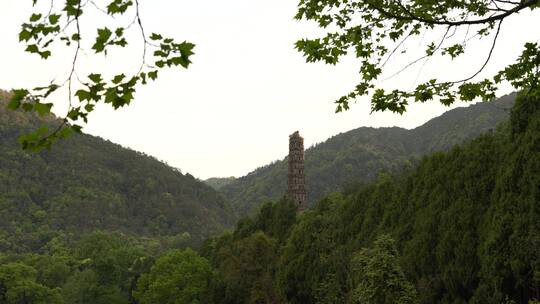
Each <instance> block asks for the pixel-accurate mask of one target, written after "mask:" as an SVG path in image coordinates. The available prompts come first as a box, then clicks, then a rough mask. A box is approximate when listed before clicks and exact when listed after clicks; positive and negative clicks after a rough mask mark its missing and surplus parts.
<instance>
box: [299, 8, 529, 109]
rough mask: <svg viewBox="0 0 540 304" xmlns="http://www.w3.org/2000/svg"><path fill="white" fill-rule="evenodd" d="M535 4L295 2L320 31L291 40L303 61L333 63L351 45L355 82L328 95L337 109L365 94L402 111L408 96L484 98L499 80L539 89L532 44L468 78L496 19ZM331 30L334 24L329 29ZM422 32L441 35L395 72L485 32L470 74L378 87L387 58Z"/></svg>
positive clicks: (459, 48) (376, 104)
mask: <svg viewBox="0 0 540 304" xmlns="http://www.w3.org/2000/svg"><path fill="white" fill-rule="evenodd" d="M538 8H540V1H539V0H521V1H506V0H473V1H466V0H456V1H422V0H409V1H400V0H362V1H361V0H352V1H349V0H323V1H319V0H300V4H299V7H298V13H297V15H296V19H299V20H302V19H304V20H312V21H315V22H317V23H318V25H319V26H320V27H321V28H323V29H325V30H326V31H327V33H326V36H324V37H323V38H315V39H303V40H300V41H298V42H297V43H296V48H297V49H298V50H299V51H300V52H302V53H303V54H304V55H305V57H306V61H307V62H318V61H322V62H325V63H327V64H336V63H337V62H338V61H339V59H340V58H341V57H343V56H345V55H347V54H348V53H349V52H351V50H352V51H353V53H354V55H355V56H356V58H357V59H359V60H360V62H361V67H360V74H361V77H362V80H361V81H360V83H358V85H356V87H355V88H354V90H353V91H352V92H350V93H348V94H346V95H344V96H342V97H340V98H339V99H337V100H336V104H337V109H336V111H337V112H340V111H343V110H347V109H349V103H350V102H351V101H354V100H355V99H356V98H357V97H360V96H364V95H370V94H371V109H372V111H385V110H390V111H392V112H397V113H403V112H405V111H406V108H407V105H408V104H409V102H410V101H411V100H414V101H417V102H425V101H429V100H433V99H439V101H440V102H441V103H442V104H445V105H450V104H452V103H453V102H455V101H456V100H457V99H458V98H459V99H461V100H463V101H471V100H474V99H475V98H477V97H481V98H482V99H483V100H491V99H493V98H494V97H495V93H496V91H497V88H498V87H499V85H500V84H502V83H503V82H505V81H506V82H509V83H510V84H511V85H512V86H513V87H514V88H516V89H518V90H524V89H527V90H529V91H528V93H529V94H536V95H538V94H540V93H539V92H538V91H539V86H540V80H539V79H540V74H539V71H540V45H539V44H538V43H537V42H530V43H526V44H525V46H524V49H523V51H522V53H521V55H520V56H519V58H518V60H517V61H516V62H515V63H514V64H511V65H509V66H507V67H506V68H504V69H503V70H501V71H500V72H498V73H497V74H495V75H494V76H493V77H490V78H486V79H483V80H476V79H475V78H476V76H478V75H479V74H480V72H481V71H483V70H484V68H485V67H486V66H487V64H488V63H489V61H490V59H491V55H492V53H493V50H494V48H495V46H496V43H497V39H498V37H499V33H500V31H501V27H502V24H503V21H504V20H506V18H508V17H509V16H511V15H513V14H517V13H519V12H521V11H524V10H526V9H528V10H531V11H534V10H536V9H538ZM334 29H336V30H334ZM426 33H435V34H437V33H441V38H440V39H439V40H436V41H432V42H429V43H427V44H426V45H424V48H425V55H423V56H421V57H420V58H418V59H417V60H414V61H413V62H410V63H408V64H406V65H405V66H404V67H403V68H402V69H401V70H400V71H398V73H400V72H402V71H404V70H406V69H408V68H410V67H411V66H413V65H414V64H416V63H419V62H422V61H423V60H426V61H427V60H429V59H430V58H431V57H433V56H435V55H440V56H449V57H450V58H451V59H454V58H456V57H458V56H461V55H464V54H465V53H466V50H467V42H468V41H469V40H471V39H473V38H478V39H479V38H483V37H488V36H492V39H493V40H492V45H491V48H490V50H489V52H488V54H487V55H486V59H485V60H484V61H483V62H482V63H481V64H480V65H479V69H478V70H477V71H476V72H475V73H473V74H472V75H466V76H465V77H464V78H463V79H461V80H455V81H449V80H442V81H441V80H439V79H431V80H429V81H427V82H425V83H421V84H419V85H417V86H416V88H415V89H414V90H403V89H397V88H396V89H393V90H391V91H388V92H387V91H386V90H385V89H383V88H382V87H380V86H379V85H378V84H377V81H378V80H379V79H380V77H381V75H382V72H383V70H385V69H386V68H387V67H386V64H387V63H388V61H389V59H390V58H392V57H393V56H396V54H400V53H402V52H405V51H406V48H405V47H404V43H405V42H406V41H407V40H410V39H413V38H414V37H417V38H419V37H420V36H421V35H422V36H423V35H425V34H426Z"/></svg>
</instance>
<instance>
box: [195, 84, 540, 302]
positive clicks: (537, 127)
mask: <svg viewBox="0 0 540 304" xmlns="http://www.w3.org/2000/svg"><path fill="white" fill-rule="evenodd" d="M537 96H538V95H533V94H531V95H529V96H528V97H527V96H520V97H518V98H517V101H516V104H515V107H514V108H513V110H512V113H511V118H510V120H509V121H508V122H507V123H504V124H501V125H500V127H498V128H497V129H496V130H494V131H493V132H486V133H485V134H483V135H480V136H478V137H477V138H475V139H473V140H471V141H469V142H467V143H465V144H462V145H457V146H454V147H453V148H452V149H450V150H448V151H442V152H434V153H430V154H429V155H426V156H423V157H422V158H421V159H420V160H419V161H418V163H417V164H416V165H415V166H414V167H411V168H407V169H404V170H402V171H401V172H396V173H393V174H381V175H379V176H378V177H377V178H376V180H374V181H373V182H370V183H366V184H364V185H357V186H351V187H349V188H348V190H347V191H344V192H341V193H332V194H329V195H327V196H325V197H324V198H323V199H321V200H320V201H318V202H316V203H315V204H314V206H313V207H312V208H310V209H308V210H306V211H304V212H302V213H297V212H296V210H295V208H294V206H293V205H292V203H290V202H287V201H284V200H283V201H278V202H269V203H265V204H264V205H263V206H262V207H261V208H260V209H259V211H258V213H256V214H255V216H253V217H250V218H245V219H243V220H242V221H240V222H239V223H238V225H237V228H236V230H235V231H233V232H232V233H226V234H223V235H222V236H221V237H219V238H214V239H211V240H208V241H207V242H206V243H205V245H204V246H203V250H201V253H202V254H203V255H204V256H205V257H207V258H208V259H209V260H210V261H211V263H212V265H213V266H214V267H215V268H216V269H217V271H218V273H219V275H220V277H221V278H224V280H223V287H222V290H223V292H221V293H219V294H218V296H219V297H217V298H218V299H219V300H218V301H216V303H220V304H232V303H239V302H242V303H249V300H250V299H253V295H256V296H258V299H268V300H266V301H261V303H290V304H315V303H421V304H428V303H471V304H484V303H516V304H517V303H519V304H531V303H538V301H539V300H540V99H539V97H537ZM476 109H477V108H476ZM447 117H449V116H447ZM450 117H451V116H450ZM461 117H462V116H461ZM450 121H452V120H451V119H450V120H447V122H450ZM446 126H454V124H453V123H451V124H448V125H446ZM451 133H452V132H451ZM441 143H442V142H441ZM434 147H436V146H434ZM434 149H435V148H434ZM291 206H292V208H291Z"/></svg>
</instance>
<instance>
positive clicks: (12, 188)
mask: <svg viewBox="0 0 540 304" xmlns="http://www.w3.org/2000/svg"><path fill="white" fill-rule="evenodd" d="M6 97H7V93H5V92H0V155H1V157H0V219H2V220H1V221H0V251H26V250H32V251H35V250H40V248H41V247H42V246H43V245H44V244H46V243H47V242H49V241H50V240H51V239H53V238H55V237H58V236H59V235H62V234H70V235H73V234H74V235H79V234H83V233H86V232H90V231H93V230H98V229H99V230H106V231H121V232H124V233H126V234H129V235H135V236H140V237H157V236H160V237H161V236H171V237H173V236H180V238H181V239H183V240H185V239H186V235H187V234H186V232H187V233H189V235H190V237H189V240H188V243H189V244H197V243H200V242H201V241H202V240H204V239H205V238H206V237H208V236H210V235H213V234H216V233H220V232H222V231H223V229H225V228H227V227H230V226H231V225H233V224H234V221H235V217H234V216H233V212H232V210H231V208H230V207H229V206H228V205H227V204H226V203H225V200H224V199H223V197H222V196H221V195H220V194H219V193H217V192H216V191H215V190H214V189H212V188H211V187H209V186H207V185H206V184H204V183H203V182H201V181H198V180H197V179H195V178H194V177H193V176H191V175H190V174H182V173H181V172H180V171H179V170H177V169H175V168H171V167H169V166H168V165H166V164H164V163H162V162H160V161H158V160H156V159H154V158H152V157H150V156H147V155H145V154H142V153H139V152H136V151H133V150H130V149H126V148H123V147H121V146H119V145H117V144H114V143H111V142H109V141H106V140H103V139H100V138H98V137H94V136H90V135H76V136H72V137H71V138H69V139H68V140H65V141H61V142H59V143H58V145H56V146H54V147H53V148H52V150H51V151H43V152H41V153H39V154H34V153H29V152H24V151H22V150H21V148H20V147H19V146H18V144H17V138H18V136H19V135H20V134H21V133H22V132H24V130H28V129H31V128H35V127H37V126H39V125H41V124H43V123H47V124H54V123H57V121H56V120H55V118H54V117H47V118H45V119H42V118H38V117H37V116H33V115H29V114H26V113H21V112H13V111H9V110H7V109H6V101H5V99H6Z"/></svg>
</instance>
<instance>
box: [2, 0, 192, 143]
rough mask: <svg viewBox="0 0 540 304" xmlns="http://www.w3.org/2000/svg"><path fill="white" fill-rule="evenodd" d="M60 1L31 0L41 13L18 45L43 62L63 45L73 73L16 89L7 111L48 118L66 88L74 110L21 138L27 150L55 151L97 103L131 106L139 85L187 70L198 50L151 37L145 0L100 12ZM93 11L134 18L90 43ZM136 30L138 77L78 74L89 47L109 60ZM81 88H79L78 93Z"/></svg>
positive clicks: (89, 4) (77, 1) (117, 0)
mask: <svg viewBox="0 0 540 304" xmlns="http://www.w3.org/2000/svg"><path fill="white" fill-rule="evenodd" d="M59 2H60V1H44V0H32V3H33V5H34V8H35V10H36V11H35V12H33V13H32V14H31V16H30V17H29V19H28V22H25V23H23V24H22V28H21V31H20V33H19V40H20V42H22V43H24V44H25V45H26V52H29V53H32V54H36V55H37V56H40V57H41V58H42V59H43V60H47V59H49V58H50V57H52V56H53V55H54V54H53V53H52V47H53V46H54V45H57V44H63V45H64V46H65V47H66V48H70V49H72V50H73V57H72V58H71V59H70V60H71V61H70V62H71V70H70V72H69V74H68V75H66V78H65V80H60V81H52V82H50V83H49V84H46V85H44V86H41V87H36V88H32V89H30V88H20V89H16V90H14V91H13V94H12V97H11V102H10V103H9V105H8V107H9V108H10V109H12V110H17V109H22V110H24V111H26V112H34V113H37V114H39V115H41V116H44V115H47V114H49V113H50V112H51V109H52V107H53V104H52V103H50V102H48V99H49V98H50V96H52V95H53V94H55V93H57V92H59V91H58V90H59V89H60V88H62V87H65V88H66V89H67V99H68V101H69V109H68V111H67V113H66V115H65V116H64V117H63V118H62V119H61V121H60V123H59V124H56V125H54V126H51V125H46V126H42V127H41V128H39V129H38V130H37V131H35V132H32V133H28V134H25V135H23V136H22V137H21V138H20V142H21V145H22V147H23V149H30V150H40V149H42V148H44V147H46V148H50V147H51V145H52V143H54V142H55V141H57V140H58V139H61V138H65V137H67V136H69V135H70V134H71V133H73V132H77V133H80V132H81V129H82V127H81V126H80V123H81V122H85V123H86V122H87V121H88V114H89V113H91V112H92V111H93V110H94V107H95V105H96V104H98V103H100V102H104V103H106V104H110V105H111V106H112V107H113V108H114V109H118V108H120V107H123V106H126V105H129V104H130V103H131V101H133V99H134V94H135V91H136V88H137V86H139V85H145V84H147V81H148V80H156V79H157V77H158V71H159V70H160V69H163V68H165V67H176V66H181V67H183V68H187V67H188V66H189V65H190V63H191V60H190V57H191V56H192V55H193V54H194V53H193V48H194V47H195V45H194V44H192V43H190V42H186V41H184V42H181V43H178V42H176V41H175V40H174V39H172V38H168V37H164V36H162V35H161V34H158V33H152V34H148V33H147V32H146V29H145V28H144V27H143V22H142V18H141V14H140V11H139V2H140V0H108V1H107V3H108V5H107V6H106V7H100V6H98V4H97V3H96V2H94V1H92V0H67V1H64V2H62V3H63V4H61V5H60V6H58V5H55V4H58V3H59ZM40 4H43V5H44V6H45V7H41V6H40ZM43 5H42V6H43ZM89 11H96V12H98V13H103V14H106V15H107V16H108V17H110V18H115V17H120V16H126V17H127V16H130V15H131V16H133V18H132V19H130V20H128V21H127V22H125V24H122V23H121V21H118V20H121V19H115V23H116V24H117V25H118V26H117V27H116V28H109V27H106V26H105V27H99V28H95V31H96V35H95V37H93V39H92V40H90V39H88V38H87V37H84V35H83V33H82V32H81V26H82V25H83V24H84V22H85V21H86V20H85V17H86V16H87V15H88V12H89ZM134 29H135V30H138V31H139V33H140V36H141V38H142V39H141V40H142V46H141V47H142V55H141V62H140V66H139V68H138V70H137V71H136V72H135V73H129V74H128V75H126V74H125V73H119V74H118V75H115V76H114V77H112V78H111V79H106V77H105V76H103V75H101V73H100V72H99V71H96V72H95V73H91V74H89V75H87V76H86V77H82V75H77V62H78V59H79V54H80V53H81V52H82V51H83V50H85V49H86V48H87V47H90V48H91V49H92V51H93V52H94V53H95V54H96V55H97V54H103V55H107V50H109V49H111V48H114V47H122V48H126V47H128V45H129V43H128V40H127V38H126V37H127V32H128V31H130V30H134ZM150 53H152V55H153V57H152V59H151V60H150V58H149V57H150V56H149V55H148V54H150ZM76 82H79V84H78V85H77V84H76ZM77 87H79V88H80V89H78V90H76V88H77Z"/></svg>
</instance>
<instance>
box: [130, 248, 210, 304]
mask: <svg viewBox="0 0 540 304" xmlns="http://www.w3.org/2000/svg"><path fill="white" fill-rule="evenodd" d="M213 275H214V272H213V270H212V268H211V267H210V264H209V263H208V261H207V260H206V259H205V258H203V257H201V256H199V255H198V254H197V253H196V252H194V251H193V250H191V249H186V250H173V251H170V252H168V253H167V254H165V255H164V256H162V257H160V258H159V259H157V260H156V263H155V264H154V266H152V268H151V270H150V272H149V273H147V274H143V275H142V276H141V278H140V279H139V282H138V283H137V289H136V291H135V298H137V299H138V300H139V301H140V303H141V304H152V303H161V304H183V303H194V304H195V303H205V302H204V300H205V297H206V296H207V293H208V287H209V285H210V282H211V280H212V278H213Z"/></svg>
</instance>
